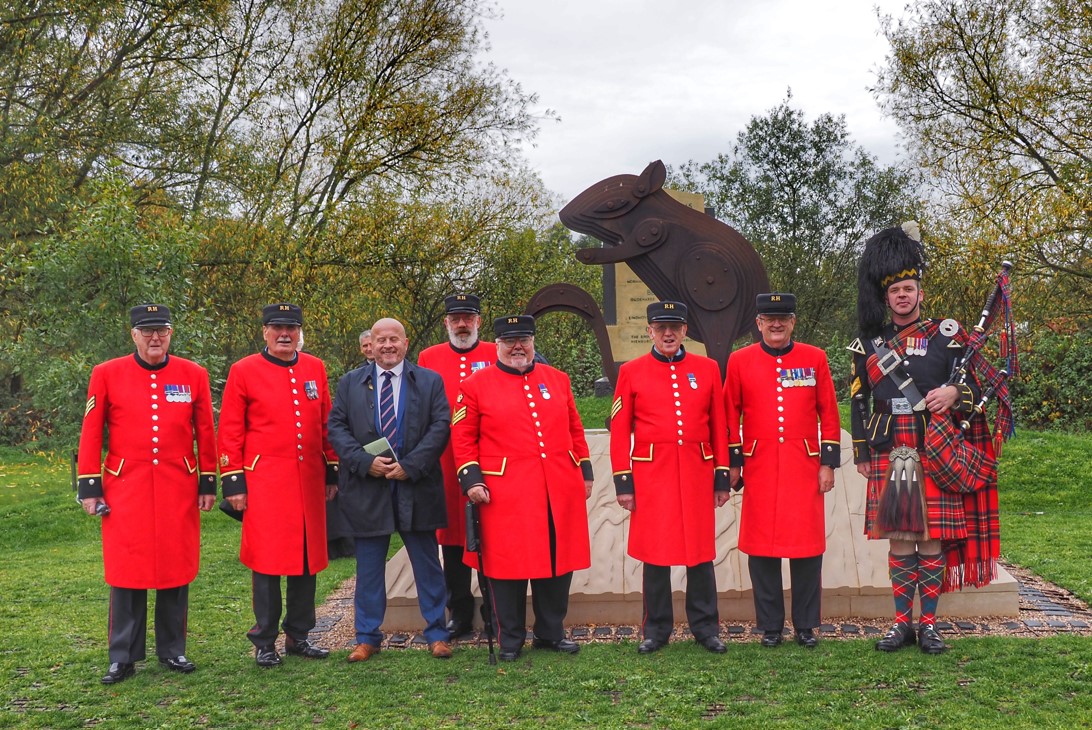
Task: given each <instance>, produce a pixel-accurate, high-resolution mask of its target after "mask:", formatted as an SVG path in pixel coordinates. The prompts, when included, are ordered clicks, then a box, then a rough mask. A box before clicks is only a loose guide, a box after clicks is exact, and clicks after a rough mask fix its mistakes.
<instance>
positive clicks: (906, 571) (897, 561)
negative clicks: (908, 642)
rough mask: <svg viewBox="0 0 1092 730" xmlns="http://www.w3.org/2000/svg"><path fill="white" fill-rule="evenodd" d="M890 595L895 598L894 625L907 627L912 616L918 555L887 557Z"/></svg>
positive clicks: (892, 554)
mask: <svg viewBox="0 0 1092 730" xmlns="http://www.w3.org/2000/svg"><path fill="white" fill-rule="evenodd" d="M887 569H888V574H889V575H890V576H891V593H892V594H893V595H894V596H895V623H896V624H900V625H904V626H905V625H909V624H910V619H911V618H912V617H913V614H914V589H915V588H916V587H917V585H918V554H917V553H910V554H909V555H895V554H894V553H889V554H888V556H887Z"/></svg>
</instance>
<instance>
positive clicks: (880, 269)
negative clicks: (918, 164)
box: [849, 228, 997, 654]
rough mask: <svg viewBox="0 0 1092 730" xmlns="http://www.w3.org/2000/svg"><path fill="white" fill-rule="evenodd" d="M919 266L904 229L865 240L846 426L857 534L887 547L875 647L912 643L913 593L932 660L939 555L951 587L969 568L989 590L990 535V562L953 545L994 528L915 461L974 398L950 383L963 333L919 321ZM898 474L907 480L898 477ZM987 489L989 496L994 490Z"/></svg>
mask: <svg viewBox="0 0 1092 730" xmlns="http://www.w3.org/2000/svg"><path fill="white" fill-rule="evenodd" d="M924 268H925V256H924V249H923V247H922V245H921V243H920V242H919V241H917V240H915V239H914V238H912V237H911V236H910V235H909V234H908V233H907V232H906V231H905V230H903V229H902V228H888V229H885V230H882V231H880V232H879V233H877V234H876V235H874V236H872V238H870V239H869V240H868V241H866V242H865V249H864V252H863V254H862V256H861V261H860V264H859V266H858V286H859V292H858V300H857V314H858V324H859V327H860V337H859V338H858V339H856V340H854V341H853V343H852V344H851V345H850V347H849V349H850V350H851V351H852V352H853V373H852V376H851V381H850V395H851V397H852V408H851V421H852V430H853V461H854V463H856V464H857V471H859V472H860V473H861V474H862V475H864V476H865V477H867V478H868V491H867V509H866V512H865V532H866V533H867V534H868V537H869V538H871V539H887V540H889V541H890V550H891V552H890V555H889V558H888V569H889V574H890V577H891V587H892V595H893V596H894V601H895V622H894V624H893V625H892V627H891V629H890V630H888V632H887V633H886V634H885V635H884V636H883V638H881V639H880V640H879V641H878V642H877V643H876V649H878V650H880V651H897V650H899V649H901V648H902V647H903V646H909V645H912V644H914V643H915V631H914V628H913V626H912V625H911V619H912V612H913V603H914V593H915V590H916V591H917V593H918V594H919V597H920V599H921V611H920V615H919V618H918V629H917V632H916V641H917V644H918V646H919V648H920V649H921V651H922V652H924V653H926V654H940V653H942V652H944V651H946V650H947V648H948V647H947V646H946V645H945V643H944V641H943V640H942V639H941V638H940V635H939V634H938V633H937V630H936V611H937V603H938V602H939V599H940V594H941V593H942V592H943V591H944V590H946V587H945V571H946V563H947V562H948V561H947V560H946V556H945V552H946V549H947V548H950V549H951V551H952V554H953V556H956V560H955V562H953V563H952V564H950V567H951V568H952V569H953V570H954V571H955V573H953V576H952V577H953V579H956V578H959V579H961V578H962V576H963V571H964V569H968V570H972V571H974V572H975V574H976V576H977V577H976V578H975V579H974V580H975V581H976V582H977V581H978V579H979V578H981V580H982V584H984V583H988V582H989V577H988V575H992V570H993V561H994V559H995V557H996V552H995V551H996V534H995V533H994V535H993V536H992V538H991V537H990V536H988V535H987V536H986V542H987V543H988V544H989V545H991V546H992V548H993V551H994V552H993V553H992V554H987V555H977V556H973V557H967V560H966V561H965V562H963V561H962V560H960V558H959V556H960V555H961V553H962V551H961V546H963V545H966V544H967V543H969V542H975V544H977V542H976V539H977V537H979V536H976V535H970V534H969V533H968V529H969V527H970V526H971V525H975V524H990V523H992V524H993V525H994V526H996V524H997V515H996V506H994V508H993V511H992V514H990V515H987V516H986V518H987V519H985V520H971V519H970V518H971V517H972V515H971V514H968V513H967V512H965V508H966V507H967V503H965V501H964V499H963V496H962V495H960V494H953V493H949V492H946V491H943V490H941V489H940V488H939V487H938V486H937V484H936V482H935V481H934V476H933V473H932V469H931V468H929V466H927V465H926V463H925V460H924V459H923V458H922V451H923V441H924V437H925V433H926V429H927V426H928V424H929V422H930V420H932V419H936V418H951V414H952V413H953V412H955V413H959V414H964V415H966V414H971V413H972V412H973V409H974V403H975V402H976V401H977V400H978V387H977V386H976V385H975V383H974V382H973V379H971V380H970V381H969V382H967V383H963V384H958V383H957V384H948V379H949V376H950V375H951V374H952V372H953V371H954V370H955V366H956V364H957V363H958V362H959V361H960V360H961V359H962V357H963V354H964V344H965V342H966V334H965V332H964V331H963V329H962V328H961V327H960V325H959V323H958V322H956V321H955V320H954V319H944V320H940V319H929V318H923V317H922V313H921V309H922V305H923V302H924V300H925V294H924V290H923V288H922V276H923V273H924ZM888 312H890V321H888V322H886V323H885V321H884V320H885V318H886V316H887V313H888ZM870 405H871V408H869V406H870ZM870 410H871V413H870V412H869V411H870ZM904 474H909V475H912V476H910V478H908V479H903V478H902V475H904ZM990 488H991V489H993V490H996V484H993V485H992V486H991V487H990ZM994 505H996V501H994ZM994 529H995V528H994ZM979 559H981V561H982V563H979V562H978V560H979ZM983 565H985V566H986V567H984V568H983V567H982V566H983ZM955 582H958V581H955Z"/></svg>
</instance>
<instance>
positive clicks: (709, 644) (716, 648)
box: [694, 636, 728, 654]
mask: <svg viewBox="0 0 1092 730" xmlns="http://www.w3.org/2000/svg"><path fill="white" fill-rule="evenodd" d="M694 641H696V642H698V643H699V644H700V645H701V647H702V648H703V649H705V650H706V651H711V652H713V653H714V654H723V653H724V652H726V651H728V647H726V646H725V645H724V642H723V641H721V640H720V637H717V636H706V637H705V638H704V639H698V638H695V639H694Z"/></svg>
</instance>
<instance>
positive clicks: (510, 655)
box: [497, 649, 521, 662]
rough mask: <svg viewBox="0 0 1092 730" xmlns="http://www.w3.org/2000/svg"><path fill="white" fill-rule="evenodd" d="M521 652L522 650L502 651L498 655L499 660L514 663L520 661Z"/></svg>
mask: <svg viewBox="0 0 1092 730" xmlns="http://www.w3.org/2000/svg"><path fill="white" fill-rule="evenodd" d="M520 651H521V650H520V649H516V650H515V651H502V652H501V653H499V654H497V658H498V659H500V660H501V661H502V662H514V661H516V660H517V659H519V655H520Z"/></svg>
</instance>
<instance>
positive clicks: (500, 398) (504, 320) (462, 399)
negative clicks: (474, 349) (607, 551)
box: [451, 315, 592, 661]
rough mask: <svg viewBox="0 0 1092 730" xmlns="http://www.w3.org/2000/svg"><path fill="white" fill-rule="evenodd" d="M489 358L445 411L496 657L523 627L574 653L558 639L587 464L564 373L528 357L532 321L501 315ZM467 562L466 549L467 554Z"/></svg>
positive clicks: (575, 555) (584, 521)
mask: <svg viewBox="0 0 1092 730" xmlns="http://www.w3.org/2000/svg"><path fill="white" fill-rule="evenodd" d="M493 329H494V331H495V332H496V335H497V364H496V365H495V366H494V367H489V368H485V369H484V370H481V371H479V372H477V373H475V374H474V375H472V376H471V377H469V378H467V379H466V380H465V381H463V386H462V390H461V392H460V393H459V395H458V396H457V397H456V399H455V406H454V412H453V414H452V417H451V440H452V443H453V444H454V450H455V463H456V464H458V465H459V467H458V470H459V483H460V484H461V485H462V488H463V491H464V492H465V493H466V496H467V498H468V499H469V500H470V501H471V502H474V503H475V504H479V505H481V507H480V509H481V530H482V537H481V543H482V565H481V571H482V573H483V574H484V575H485V576H486V578H487V579H488V581H489V589H490V597H491V598H492V609H493V615H494V617H495V618H496V625H497V627H496V628H497V634H498V637H499V640H500V649H501V651H500V659H501V661H515V660H516V659H518V658H519V655H520V652H521V651H522V649H523V640H524V638H525V636H526V625H527V582H528V580H529V581H530V582H531V594H532V596H531V601H532V604H533V606H534V611H535V625H534V640H533V641H532V646H534V647H535V648H537V649H549V650H551V651H560V652H563V653H566V654H575V653H576V652H578V651H579V650H580V646H579V645H578V644H576V642H574V641H572V640H570V639H567V638H565V626H564V622H565V614H566V613H567V612H568V609H569V586H570V585H571V583H572V577H573V576H572V574H573V571H574V570H581V569H583V568H587V567H588V566H589V565H591V546H590V539H589V537H588V508H587V505H586V500H587V499H588V497H590V496H591V487H592V469H591V460H590V459H589V456H588V444H587V442H586V441H585V440H584V427H583V426H582V425H581V423H580V414H579V413H577V411H576V403H575V401H574V400H573V393H572V388H571V387H570V385H569V376H567V375H566V374H565V373H563V372H561V371H560V370H557V369H555V368H552V367H550V366H549V365H544V364H542V363H536V362H535V361H534V357H535V318H534V317H531V316H530V315H513V316H509V317H500V318H498V319H497V320H496V321H495V322H494V323H493ZM466 557H467V560H468V561H469V560H470V559H471V558H472V557H473V556H471V555H467V556H466Z"/></svg>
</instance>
